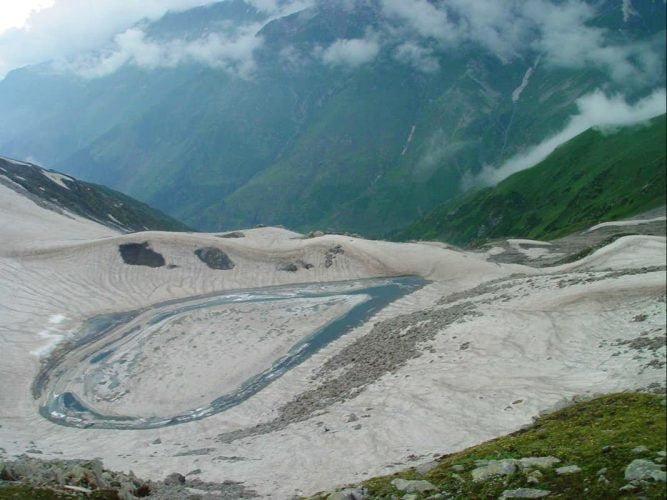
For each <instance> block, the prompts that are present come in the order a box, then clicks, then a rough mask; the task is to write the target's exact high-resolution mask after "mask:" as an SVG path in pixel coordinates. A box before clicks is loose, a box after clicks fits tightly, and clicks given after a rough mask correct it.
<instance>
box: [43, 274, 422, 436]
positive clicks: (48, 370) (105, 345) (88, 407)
mask: <svg viewBox="0 0 667 500" xmlns="http://www.w3.org/2000/svg"><path fill="white" fill-rule="evenodd" d="M425 284H427V281H425V280H424V279H422V278H419V277H414V276H407V277H406V276H404V277H394V278H377V279H364V280H353V281H347V282H331V283H312V284H300V285H289V286H279V287H268V288H259V289H246V290H242V291H233V292H225V293H218V294H211V295H204V296H196V297H189V298H187V299H182V300H174V301H169V302H165V303H161V304H157V305H155V306H152V307H150V308H146V309H144V310H140V311H133V312H129V313H128V312H126V313H119V314H116V315H106V316H99V317H94V318H91V319H90V320H88V321H87V322H86V323H85V324H84V325H83V326H82V329H81V331H80V332H79V334H78V335H76V336H74V339H75V340H74V341H72V342H71V343H69V344H67V345H63V346H61V348H60V349H58V350H57V351H56V352H55V353H54V355H53V356H52V357H51V358H50V359H49V360H47V362H46V363H45V364H44V366H43V368H42V370H41V371H40V374H39V375H38V377H37V379H36V380H35V382H34V384H33V393H34V395H35V397H39V398H40V399H41V401H42V404H41V405H40V413H41V414H42V415H43V416H44V417H46V418H47V419H49V420H51V421H53V422H55V423H57V424H61V425H66V426H72V427H81V428H98V429H99V428H103V429H150V428H159V427H164V426H168V425H175V424H181V423H185V422H190V421H193V420H199V419H203V418H206V417H209V416H211V415H214V414H216V413H220V412H223V411H225V410H227V409H229V408H231V407H233V406H236V405H238V404H240V403H242V402H243V401H245V400H246V399H248V398H250V397H251V396H253V395H254V394H257V393H258V392H259V391H261V390H262V389H264V388H265V387H266V386H268V385H269V384H270V383H271V382H273V381H274V380H276V379H277V378H279V377H280V376H281V375H283V374H284V373H286V372H287V371H288V370H290V369H291V368H293V367H295V366H297V365H298V364H299V363H301V362H303V361H304V360H306V359H308V358H309V357H310V356H311V355H312V354H314V353H315V352H317V351H318V350H320V349H322V348H323V347H325V346H326V345H328V344H329V343H330V342H332V341H334V340H336V339H338V338H339V337H341V336H342V335H344V334H345V333H347V332H349V331H350V330H352V329H353V328H355V327H357V326H359V325H361V324H363V323H364V322H365V321H367V320H368V319H369V318H370V317H371V316H372V315H373V314H375V313H377V312H378V311H379V310H380V309H382V308H383V307H385V306H386V305H387V304H389V303H391V302H393V301H395V300H396V299H398V298H400V297H402V296H404V295H406V294H409V293H412V292H413V291H415V290H417V289H419V288H421V287H423V286H424V285H425ZM353 296H354V297H353ZM360 296H361V297H360ZM327 297H332V298H334V297H336V298H340V297H351V298H353V299H354V301H352V303H353V304H354V305H352V306H351V307H350V308H349V309H348V310H347V311H346V312H344V313H343V314H340V315H339V316H337V317H335V318H334V319H333V320H331V321H328V322H327V323H326V324H325V325H324V326H320V327H318V328H316V329H314V330H313V331H311V332H309V333H308V334H307V335H305V336H304V337H303V338H301V339H300V340H299V341H297V342H296V343H295V344H293V345H292V346H291V348H289V350H288V352H287V353H286V354H285V355H283V356H281V357H279V358H278V359H275V360H274V361H273V363H272V365H271V366H270V367H269V368H268V369H265V370H263V371H261V372H259V373H256V374H254V375H252V376H250V377H249V378H247V379H246V380H245V381H244V382H243V383H241V384H240V385H239V386H238V387H237V388H236V389H235V390H232V391H231V392H227V393H223V394H220V395H219V396H217V397H215V398H213V399H212V400H211V401H210V402H209V403H208V404H207V405H204V406H201V405H200V406H199V407H198V408H195V409H190V410H185V411H182V412H179V413H178V414H175V415H164V416H126V415H122V414H120V415H119V414H118V412H113V414H105V413H107V412H105V411H102V410H99V409H97V408H94V406H95V405H94V404H91V403H88V402H87V401H86V400H84V398H82V397H81V396H80V395H79V394H77V392H76V390H75V389H72V388H71V385H73V384H74V382H77V381H78V382H80V381H81V379H82V377H81V376H80V375H79V371H80V370H81V369H82V368H81V367H83V366H87V367H91V366H92V367H95V366H96V365H97V364H98V363H111V364H113V363H112V362H111V361H109V360H112V358H113V354H114V351H115V350H116V349H117V348H118V346H120V345H123V344H124V343H127V342H130V341H135V342H136V341H137V340H136V339H141V336H142V333H143V329H145V328H148V327H150V326H151V325H156V324H160V323H164V322H168V321H170V320H171V319H173V318H174V317H177V316H182V315H184V314H187V313H190V312H192V311H201V310H206V309H209V308H213V307H219V306H224V305H226V304H244V303H256V302H269V301H286V300H290V301H294V300H298V299H313V298H327ZM138 317H141V318H143V319H142V320H141V323H140V324H139V325H137V324H136V318H138ZM131 339H135V340H131ZM77 370H78V371H77ZM69 372H72V373H69ZM74 385H76V384H74ZM146 403H147V404H150V401H148V402H146ZM108 413H111V412H108Z"/></svg>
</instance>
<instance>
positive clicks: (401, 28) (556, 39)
mask: <svg viewBox="0 0 667 500" xmlns="http://www.w3.org/2000/svg"><path fill="white" fill-rule="evenodd" d="M381 5H382V9H383V12H384V14H385V16H386V17H387V19H388V20H389V22H390V25H389V26H388V28H387V32H389V33H391V34H392V36H393V37H394V38H395V37H397V36H399V37H400V36H402V37H403V40H402V41H400V40H399V41H398V43H399V44H400V43H402V42H403V41H405V39H406V38H407V39H412V38H414V37H415V36H417V37H420V38H421V39H423V40H432V41H435V42H438V43H439V44H440V46H441V48H442V49H444V50H448V49H449V50H451V49H455V48H457V47H459V46H460V45H461V44H463V43H466V42H474V43H476V44H479V45H481V46H482V47H484V48H485V49H486V50H488V51H489V52H491V53H492V54H494V55H495V56H496V57H498V58H499V59H500V60H501V61H503V62H508V61H511V60H513V59H515V58H524V57H525V56H526V55H529V56H531V57H532V56H534V55H535V53H538V54H541V55H542V56H543V61H544V63H545V64H546V65H550V66H552V67H553V66H556V67H567V68H575V69H579V68H586V67H597V68H600V69H603V70H605V71H607V72H608V73H609V75H610V76H611V77H612V79H613V80H615V81H617V82H622V83H625V84H631V85H647V84H654V83H655V81H656V80H657V78H659V75H661V74H662V68H663V65H664V61H662V52H661V51H660V50H655V47H653V46H651V44H650V43H647V42H642V43H632V42H627V41H626V42H618V41H614V37H613V36H612V35H613V33H611V32H610V31H609V30H606V29H604V28H600V27H596V26H593V25H592V24H591V21H592V20H593V19H594V18H595V16H596V15H597V11H596V7H595V4H594V3H592V2H586V1H584V0H566V1H561V2H555V1H553V0H474V1H471V0H431V1H428V0H413V1H410V2H406V1H404V0H381ZM619 16H620V13H619ZM662 43H663V45H664V41H663V42H662ZM529 51H530V52H532V54H529V53H528V52H529Z"/></svg>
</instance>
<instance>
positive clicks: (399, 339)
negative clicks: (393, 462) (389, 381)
mask: <svg viewBox="0 0 667 500" xmlns="http://www.w3.org/2000/svg"><path fill="white" fill-rule="evenodd" d="M479 314H480V313H479V312H477V311H476V308H475V306H474V305H473V304H472V303H471V302H463V303H458V304H455V305H452V306H449V307H445V308H442V307H440V308H437V309H430V310H424V311H417V312H414V313H409V314H403V315H400V316H397V317H395V318H391V319H387V320H384V321H379V322H377V323H375V325H374V326H373V329H372V330H371V331H370V332H369V333H368V334H366V335H364V336H363V337H361V338H359V339H357V340H356V341H355V342H353V343H352V344H350V345H348V346H346V347H345V348H343V349H342V350H341V351H340V352H339V353H337V354H336V355H334V356H332V357H331V358H329V359H328V360H327V361H326V362H325V363H324V365H322V367H321V369H320V370H319V372H318V374H317V379H316V380H318V381H321V383H320V384H319V385H318V386H317V387H315V388H314V389H310V390H307V391H305V392H302V393H301V394H299V395H298V396H296V397H295V398H294V399H292V400H291V401H289V402H288V403H286V404H285V405H283V406H282V407H281V408H279V410H278V412H279V416H278V417H277V418H275V419H274V420H271V421H269V422H264V423H261V424H257V425H255V426H253V427H249V428H245V429H239V430H235V431H231V432H227V433H224V434H220V435H219V436H218V438H217V441H218V442H221V443H231V442H232V441H235V440H237V439H243V438H246V437H250V436H256V435H259V434H266V433H269V432H275V431H278V430H281V429H284V428H285V427H287V426H288V425H290V424H291V423H294V422H301V421H303V420H305V419H307V418H309V417H310V416H311V415H312V414H313V413H314V412H316V411H318V410H323V409H324V408H327V407H328V406H330V405H332V404H335V403H338V402H342V401H345V400H346V399H349V398H353V397H354V396H355V395H357V394H358V393H359V392H361V391H362V390H363V389H364V388H365V387H366V386H368V385H369V384H371V383H373V382H374V381H376V380H378V379H379V378H380V377H382V376H384V375H385V374H387V373H394V372H396V371H397V370H399V369H400V368H401V367H402V366H403V365H405V363H407V362H408V361H409V360H410V359H412V358H416V357H418V356H420V355H421V350H420V349H419V345H420V344H423V343H424V342H427V341H429V340H432V339H433V338H434V337H435V336H436V335H437V334H438V333H440V332H442V331H443V330H445V329H446V328H447V327H448V326H449V325H451V324H453V323H456V322H458V321H464V320H465V319H466V318H468V317H470V316H472V315H479ZM341 368H342V369H344V370H341ZM341 371H342V373H341Z"/></svg>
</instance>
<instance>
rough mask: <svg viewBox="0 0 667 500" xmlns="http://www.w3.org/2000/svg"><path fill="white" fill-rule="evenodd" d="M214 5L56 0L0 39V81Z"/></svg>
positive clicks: (174, 0) (196, 0) (188, 0)
mask: <svg viewBox="0 0 667 500" xmlns="http://www.w3.org/2000/svg"><path fill="white" fill-rule="evenodd" d="M215 1H219V0H127V1H119V0H95V2H94V5H93V2H90V1H89V0H56V1H55V3H54V5H53V6H52V7H50V8H46V9H43V10H40V11H38V12H35V13H33V15H32V16H31V17H30V18H29V19H28V21H27V24H26V26H25V27H24V28H23V29H12V30H9V31H6V32H5V33H3V34H2V35H0V78H3V77H4V75H5V74H6V73H7V72H9V71H10V70H12V69H15V68H19V67H22V66H27V65H30V64H39V63H42V62H45V61H51V60H63V59H67V58H69V57H73V56H75V55H78V54H81V53H83V52H86V51H89V50H94V49H97V48H99V47H100V46H102V45H103V44H104V43H107V42H108V41H109V39H110V38H111V37H112V36H113V35H115V34H117V33H120V32H122V31H124V30H125V29H127V28H128V27H130V26H132V25H133V24H135V23H136V22H138V21H140V20H142V19H148V20H155V19H159V18H160V17H162V16H163V15H164V14H165V13H166V12H168V11H178V10H185V9H190V8H193V7H198V6H202V5H207V4H211V3H215Z"/></svg>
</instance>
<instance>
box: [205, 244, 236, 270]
mask: <svg viewBox="0 0 667 500" xmlns="http://www.w3.org/2000/svg"><path fill="white" fill-rule="evenodd" d="M195 255H196V256H197V257H198V258H199V260H201V261H202V262H203V263H204V264H206V265H207V266H208V267H210V268H211V269H216V270H219V271H228V270H230V269H234V267H235V264H234V262H232V259H230V258H229V256H228V255H227V254H226V253H225V252H223V251H222V250H220V249H219V248H215V247H204V248H198V249H197V250H195Z"/></svg>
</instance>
